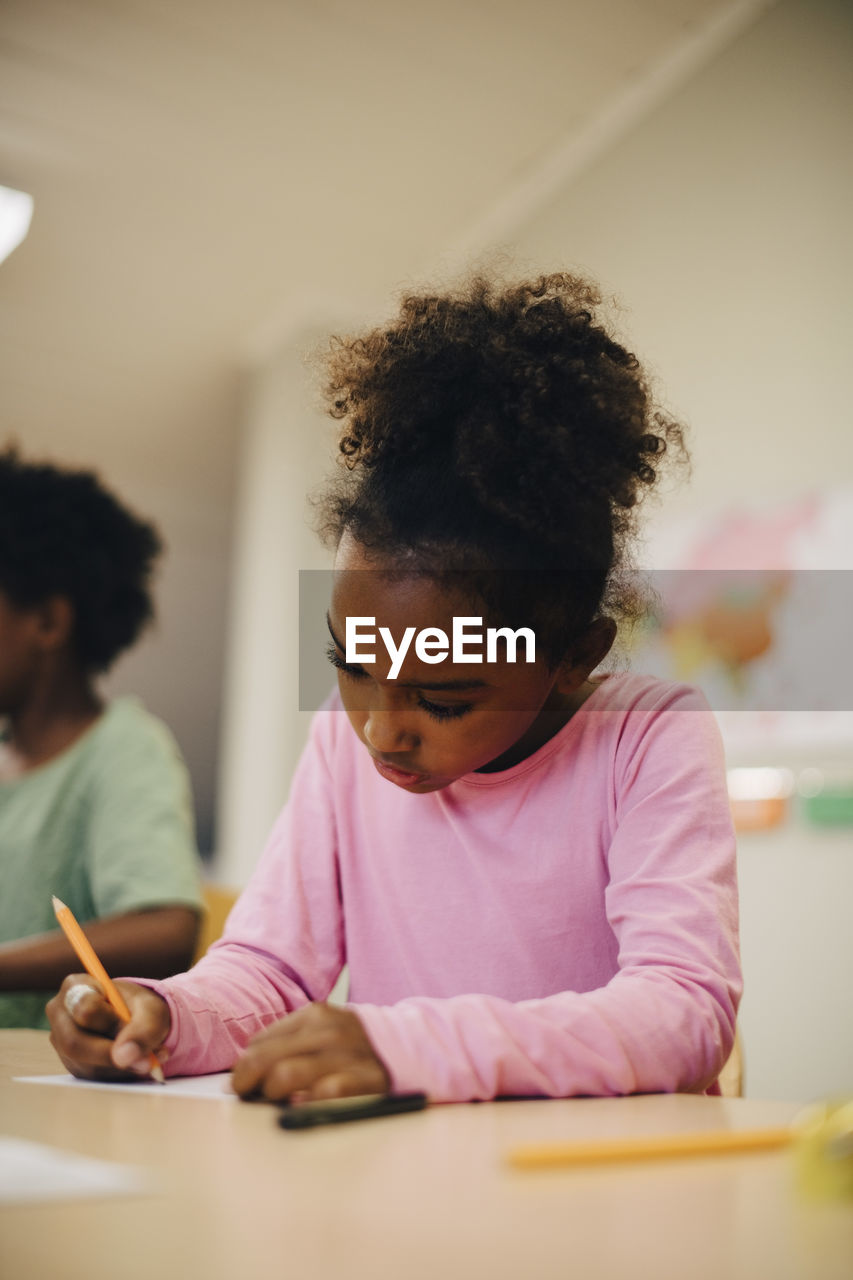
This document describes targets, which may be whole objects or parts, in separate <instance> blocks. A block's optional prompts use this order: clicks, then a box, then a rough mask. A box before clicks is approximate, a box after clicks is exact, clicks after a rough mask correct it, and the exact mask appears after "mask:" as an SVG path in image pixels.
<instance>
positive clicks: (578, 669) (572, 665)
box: [557, 618, 616, 693]
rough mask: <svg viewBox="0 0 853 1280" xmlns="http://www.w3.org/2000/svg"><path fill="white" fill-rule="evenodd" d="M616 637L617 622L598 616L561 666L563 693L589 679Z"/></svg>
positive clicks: (559, 683)
mask: <svg viewBox="0 0 853 1280" xmlns="http://www.w3.org/2000/svg"><path fill="white" fill-rule="evenodd" d="M615 639H616V623H615V622H614V621H613V619H612V618H596V619H595V621H594V622H592V623H590V625H589V627H588V628H587V630H586V631H585V632H584V634H583V635H582V636H581V638H580V639H579V640H578V641H577V642H576V644H575V645H574V646H573V648H572V652H571V654H570V655H569V656H568V657H567V658H566V659H565V660H564V662H563V663H562V664H561V666H560V674H559V677H558V681H557V683H558V685H559V687H560V689H561V690H562V691H563V693H571V692H572V691H573V690H575V689H579V688H580V686H581V685H582V684H583V683H584V681H585V680H587V679H588V678H589V676H590V674H591V673H592V672H593V671H594V670H595V668H596V667H597V666H598V664H599V662H603V661H604V659H605V658H606V657H607V655H608V653H609V652H610V650H611V649H612V648H613V641H614V640H615Z"/></svg>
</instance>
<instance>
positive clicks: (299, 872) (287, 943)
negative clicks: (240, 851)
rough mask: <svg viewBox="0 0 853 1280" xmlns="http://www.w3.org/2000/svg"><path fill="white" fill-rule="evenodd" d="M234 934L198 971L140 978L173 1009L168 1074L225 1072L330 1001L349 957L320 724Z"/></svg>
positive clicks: (239, 906) (235, 918)
mask: <svg viewBox="0 0 853 1280" xmlns="http://www.w3.org/2000/svg"><path fill="white" fill-rule="evenodd" d="M322 714H323V713H319V716H318V717H315V721H314V725H313V726H312V733H311V738H310V740H309V743H308V746H307V747H306V749H305V752H304V753H303V755H302V758H301V760H300V763H299V765H298V767H297V769H296V771H295V773H294V777H293V783H292V786H291V792H290V799H289V801H288V803H287V805H286V806H285V808H284V810H283V811H282V813H281V815H280V816H279V818H278V821H277V822H276V824H275V826H274V828H273V830H272V833H271V835H270V838H269V841H268V842H267V845H266V848H265V849H264V852H263V854H262V855H261V858H260V860H259V862H258V865H257V867H256V869H255V871H254V873H253V875H252V877H251V879H250V881H249V883H248V885H247V886H246V888H245V889H244V890H243V892H242V893H241V895H240V897H239V899H238V900H237V903H236V905H235V906H234V908H233V909H232V911H231V913H230V915H229V917H228V921H227V923H226V927H225V931H224V933H223V935H222V937H221V938H220V940H219V941H218V942H216V943H214V944H213V946H212V947H211V948H210V950H209V951H208V952H207V955H205V956H204V957H203V958H202V959H201V960H200V961H199V962H198V964H197V965H195V967H194V968H193V969H191V970H190V972H189V973H185V974H179V975H178V976H176V977H174V978H168V979H166V980H164V981H162V982H154V981H149V980H144V981H143V980H141V979H133V981H140V982H142V984H143V985H145V986H148V987H151V988H152V989H153V990H155V991H157V992H158V993H159V994H160V995H162V996H163V997H164V998H165V999H166V1001H167V1003H168V1004H169V1008H170V1012H171V1016H172V1025H171V1030H170V1033H169V1037H168V1039H167V1041H166V1048H167V1049H168V1051H169V1055H170V1056H169V1060H168V1063H167V1066H166V1070H167V1072H168V1073H169V1074H172V1075H180V1074H201V1073H204V1072H210V1071H224V1070H227V1069H229V1068H231V1067H232V1066H233V1065H234V1061H235V1059H236V1058H237V1056H238V1055H239V1053H240V1052H241V1051H242V1049H244V1048H245V1046H246V1045H247V1044H248V1042H249V1040H251V1038H252V1036H254V1035H256V1034H257V1032H258V1031H260V1030H262V1029H263V1028H264V1027H265V1026H268V1025H269V1023H270V1022H274V1021H275V1020H276V1019H278V1018H281V1017H283V1016H284V1015H285V1014H286V1013H289V1012H291V1011H292V1010H293V1009H297V1008H299V1007H300V1006H301V1005H304V1004H307V1003H309V1002H311V1001H315V1000H325V999H326V997H327V996H328V995H329V993H330V992H331V990H332V988H333V986H334V985H335V982H336V980H337V978H338V976H339V975H340V972H341V969H342V968H343V965H344V960H345V942H344V927H343V919H342V911H341V893H340V876H339V872H338V862H337V836H336V824H335V817H334V804H333V796H332V788H331V782H330V771H329V767H328V762H327V760H326V758H325V755H324V753H323V750H322V748H321V746H320V743H319V738H320V732H319V730H320V728H321V727H322V725H321V722H320V718H321V717H322Z"/></svg>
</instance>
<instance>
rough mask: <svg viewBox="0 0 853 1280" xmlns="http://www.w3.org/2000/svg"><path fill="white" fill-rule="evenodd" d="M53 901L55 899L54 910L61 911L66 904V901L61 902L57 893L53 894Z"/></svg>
mask: <svg viewBox="0 0 853 1280" xmlns="http://www.w3.org/2000/svg"><path fill="white" fill-rule="evenodd" d="M52 901H53V909H54V911H61V910H62V908H63V907H64V906H65V903H64V902H60V900H59V898H57V896H56V894H55V893H54V894H53V897H52Z"/></svg>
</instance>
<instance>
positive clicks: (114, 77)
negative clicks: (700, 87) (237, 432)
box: [0, 0, 736, 498]
mask: <svg viewBox="0 0 853 1280" xmlns="http://www.w3.org/2000/svg"><path fill="white" fill-rule="evenodd" d="M735 7H736V6H735ZM730 8H732V3H731V0H596V2H595V3H589V2H587V0H526V2H525V3H524V4H523V5H522V4H520V3H519V2H518V0H420V2H415V3H406V2H405V0H402V2H401V0H361V2H360V3H358V4H355V3H351V2H350V0H121V2H120V3H112V2H111V0H4V3H3V5H2V7H0V183H3V184H5V185H8V186H14V187H19V188H21V189H23V190H26V191H29V192H30V193H32V194H33V195H34V197H35V215H34V219H33V224H32V229H31V232H30V235H29V238H28V239H27V240H26V241H25V242H24V244H23V245H22V246H21V248H20V249H18V250H17V251H16V252H15V253H14V254H13V255H12V256H11V257H10V258H9V259H8V260H7V262H6V263H4V264H3V265H2V266H0V381H2V385H3V387H4V401H5V409H4V418H3V425H2V432H3V434H9V433H10V432H14V433H16V434H17V435H18V438H19V439H20V440H21V442H22V443H23V444H24V445H25V446H28V445H30V444H32V446H33V447H36V448H39V449H45V448H50V449H51V450H52V451H54V452H60V453H62V452H64V454H65V455H66V456H69V457H73V458H75V459H76V458H78V457H79V458H82V459H84V460H93V459H94V460H97V458H98V457H99V456H100V455H103V456H104V457H108V458H109V459H111V461H112V465H111V466H110V467H108V468H107V470H108V471H109V472H110V473H111V474H112V475H113V476H115V477H117V478H118V479H119V480H120V481H124V482H126V483H128V482H130V483H132V482H139V481H140V479H145V478H146V477H147V478H148V480H149V482H150V483H152V484H153V483H154V480H155V477H159V483H161V484H169V483H170V482H172V481H173V482H174V483H175V484H176V485H178V484H179V483H180V481H181V477H182V476H184V475H186V474H188V473H189V472H190V471H197V470H198V469H199V468H201V469H202V470H204V469H206V471H207V480H208V483H209V486H210V489H209V493H210V495H211V496H213V497H215V496H216V495H217V494H221V495H222V496H223V498H224V497H225V495H226V494H227V493H228V492H229V486H230V485H231V483H232V479H233V471H234V467H233V461H234V458H233V446H234V434H233V433H234V429H235V423H236V421H237V420H238V417H239V366H240V363H241V361H242V360H243V358H244V357H245V354H246V352H247V351H249V350H254V351H257V350H258V349H262V348H263V346H264V344H265V343H268V342H270V341H271V340H274V338H275V335H276V333H277V332H278V331H279V329H281V327H282V326H284V325H286V323H287V322H288V320H289V319H293V318H294V317H297V318H298V316H299V314H300V313H301V312H307V311H310V310H311V309H312V307H313V309H314V311H315V312H316V311H318V310H321V309H323V308H324V307H325V308H326V309H327V310H329V309H334V306H335V305H336V303H337V302H338V301H340V302H341V303H346V304H348V305H349V304H353V305H356V306H358V305H359V304H360V303H361V302H362V300H368V299H369V300H371V301H372V300H374V299H381V298H385V297H386V296H387V294H388V292H389V291H391V290H393V289H394V288H395V287H397V286H398V285H399V284H401V283H403V282H405V281H406V280H408V279H411V278H412V277H417V276H418V273H420V272H424V271H428V270H429V269H430V268H431V267H433V266H434V264H435V263H436V261H438V260H439V258H440V256H441V254H442V253H443V252H444V251H445V250H447V249H448V247H449V246H452V245H453V244H454V243H457V242H458V240H459V237H460V236H462V237H463V238H464V236H465V234H466V231H467V230H468V229H469V228H471V227H476V226H477V224H478V220H481V219H482V218H483V216H484V215H485V214H486V213H487V211H488V210H489V208H490V207H492V206H493V205H494V204H495V202H496V201H500V200H501V199H502V198H504V197H505V196H506V193H507V192H511V191H512V190H513V188H514V187H516V186H517V184H519V183H520V182H523V181H524V180H525V177H526V175H528V174H529V173H530V172H531V171H533V170H535V168H536V166H537V165H541V163H542V162H543V159H545V158H546V157H547V156H548V155H549V154H550V153H552V152H553V150H554V148H556V147H559V146H560V145H563V144H564V143H565V140H566V139H567V138H570V137H571V136H572V135H573V133H576V132H578V131H580V130H582V129H583V128H584V127H585V125H586V124H587V123H588V122H589V121H590V120H592V119H594V118H595V117H596V116H597V115H600V114H601V113H602V112H604V111H605V110H606V109H607V106H608V104H609V103H610V102H611V101H612V100H613V99H614V97H616V96H618V95H619V94H620V93H622V92H623V91H624V89H625V86H626V85H630V84H631V83H634V82H636V81H637V80H638V79H639V78H642V77H643V76H644V75H646V74H647V73H648V71H649V69H650V68H653V67H654V66H655V65H656V64H657V63H658V62H660V60H661V59H664V58H666V57H667V56H670V55H671V54H672V52H673V50H675V49H677V47H678V45H679V42H683V41H685V40H687V39H689V38H690V37H691V36H692V35H693V34H695V32H696V31H697V29H700V28H701V26H702V24H704V23H707V22H708V21H709V20H710V19H713V18H714V17H715V15H718V14H719V13H721V12H722V11H724V10H726V9H730ZM226 439H230V441H231V444H230V446H229V447H228V448H225V447H220V446H218V445H216V444H215V443H214V442H215V441H217V440H218V441H220V442H221V441H223V440H226ZM205 442H207V445H206V446H205ZM200 450H201V452H200ZM166 458H168V468H166V469H165V471H164V467H163V463H164V459H166Z"/></svg>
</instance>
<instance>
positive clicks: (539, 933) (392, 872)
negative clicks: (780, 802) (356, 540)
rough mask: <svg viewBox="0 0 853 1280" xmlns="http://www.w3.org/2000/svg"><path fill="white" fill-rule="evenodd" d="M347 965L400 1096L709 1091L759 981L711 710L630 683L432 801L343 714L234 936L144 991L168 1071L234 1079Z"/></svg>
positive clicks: (320, 730) (618, 680) (320, 734)
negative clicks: (159, 1001)
mask: <svg viewBox="0 0 853 1280" xmlns="http://www.w3.org/2000/svg"><path fill="white" fill-rule="evenodd" d="M344 962H346V963H347V964H348V965H349V974H350V1003H349V1007H350V1008H352V1009H354V1010H355V1012H356V1013H357V1014H358V1016H359V1017H360V1018H361V1020H362V1023H363V1024H364V1027H365V1029H366V1031H367V1034H368V1036H369V1038H370V1040H371V1042H372V1044H373V1046H374V1049H375V1050H376V1052H377V1053H378V1055H379V1057H380V1058H381V1059H382V1061H383V1062H384V1063H385V1066H386V1067H387V1069H388V1071H389V1074H390V1076H391V1080H392V1085H393V1087H394V1089H396V1090H406V1089H423V1090H425V1091H426V1092H427V1093H428V1094H429V1095H430V1096H431V1098H432V1099H434V1100H436V1101H461V1100H465V1099H473V1098H492V1097H495V1096H497V1095H507V1094H509V1095H546V1096H570V1095H574V1094H626V1093H634V1092H652V1091H674V1090H696V1091H699V1090H703V1089H708V1088H711V1089H713V1088H714V1082H715V1080H716V1077H717V1074H718V1072H719V1071H720V1069H721V1067H722V1066H723V1063H724V1062H725V1060H726V1057H727V1056H728V1053H729V1051H730V1048H731V1045H732V1040H733V1034H734V1022H735V1014H736V1010H737V1004H738V1000H739V996H740V990H741V979H740V967H739V961H738V945H737V891H736V880H735V846H734V836H733V831H732V825H731V819H730V815H729V807H728V802H727V795H726V787H725V773H724V767H723V756H722V749H721V744H720V739H719V734H718V731H717V727H716V724H715V721H714V719H713V717H712V715H711V713H710V712H709V710H708V709H707V705H706V704H705V703H704V701H703V699H702V698H701V695H699V694H697V693H695V692H694V691H693V690H691V689H688V688H686V687H685V686H679V685H672V684H665V683H662V682H660V681H657V680H653V679H651V678H647V677H642V676H633V675H623V676H611V677H609V678H606V679H604V680H603V681H602V682H601V684H600V686H599V687H598V689H597V690H596V691H595V692H594V693H593V694H592V695H591V697H590V698H588V699H587V701H586V702H585V703H584V704H583V706H582V707H581V708H580V710H579V711H578V712H576V714H575V715H574V716H573V718H572V719H571V720H570V721H569V722H568V723H567V724H566V725H564V727H563V728H562V729H561V730H560V731H559V732H558V733H557V734H556V735H555V736H554V737H553V738H552V739H551V740H550V741H548V742H547V743H545V745H544V746H542V747H541V748H540V749H539V750H538V751H536V752H535V753H534V754H533V755H531V756H529V757H528V758H527V759H526V760H523V761H522V762H521V763H520V764H517V765H515V766H514V767H513V768H511V769H507V770H505V771H503V772H500V773H473V774H469V775H467V776H466V777H463V778H460V779H459V780H458V781H457V782H454V783H453V784H452V785H451V786H448V787H446V788H445V789H444V790H441V791H435V792H431V793H429V794H426V795H413V794H410V793H408V792H406V791H403V790H401V789H399V788H397V787H395V786H394V785H393V784H392V783H389V782H387V781H386V780H384V779H383V778H381V777H380V776H379V775H378V774H377V773H376V771H375V769H374V767H373V765H372V763H371V761H370V758H369V756H368V754H367V752H366V751H365V750H364V748H363V747H362V745H361V744H360V743H359V741H358V739H357V738H356V736H355V734H354V732H353V730H352V728H351V726H350V724H349V721H348V720H347V717H346V715H345V713H344V712H343V711H342V710H341V709H340V703H339V702H338V701H337V698H335V699H333V701H332V702H331V704H330V706H329V708H327V709H324V710H321V711H320V712H318V713H317V715H316V716H315V718H314V722H313V726H312V730H311V736H310V741H309V744H308V746H307V748H306V750H305V753H304V755H303V757H302V760H301V763H300V765H299V767H298V770H297V772H296V774H295V776H294V780H293V786H292V791H291V797H290V801H289V803H288V804H287V806H286V808H285V809H284V811H283V812H282V814H281V816H280V817H279V819H278V821H277V823H276V825H275V827H274V829H273V831H272V834H271V836H270V839H269V842H268V844H267V847H266V850H265V852H264V853H263V856H262V858H261V859H260V862H259V864H258V866H257V869H256V871H255V873H254V875H253V877H252V879H251V881H250V883H249V885H248V887H247V888H246V890H245V891H244V893H243V894H242V896H241V897H240V899H239V901H238V903H237V905H236V907H235V908H234V910H233V912H232V913H231V916H230V917H229V920H228V923H227V927H226V930H225V933H224V936H223V938H222V940H221V941H220V942H218V943H217V944H215V945H214V947H213V948H212V949H211V950H210V951H209V952H208V954H207V956H206V957H205V958H204V959H203V960H202V961H201V962H200V963H199V964H198V965H196V967H195V968H194V969H193V970H191V972H189V973H187V974H181V975H179V976H178V977H175V978H170V979H168V980H167V981H165V982H162V983H150V984H148V985H150V986H152V987H154V988H155V989H156V990H158V991H159V992H160V993H161V994H162V995H164V996H165V997H166V999H167V1000H168V1002H169V1005H170V1007H171V1014H172V1029H171V1033H170V1036H169V1039H168V1041H167V1047H168V1049H169V1050H170V1053H171V1057H170V1059H169V1064H168V1069H169V1071H170V1072H171V1073H173V1074H177V1073H198V1072H206V1071H217V1070H223V1069H226V1068H228V1067H230V1066H232V1065H233V1063H234V1061H235V1059H236V1058H237V1056H238V1055H239V1053H240V1051H241V1050H242V1048H243V1047H244V1046H245V1045H246V1044H247V1042H248V1041H249V1039H250V1038H251V1037H252V1036H253V1035H254V1034H255V1033H256V1032H258V1031H259V1030H260V1029H261V1028H262V1027H264V1026H266V1025H267V1024H269V1023H270V1022H272V1021H274V1020H275V1019H277V1018H280V1017H282V1016H283V1015H285V1014H286V1013H287V1012H288V1011H289V1010H292V1009H295V1008H297V1007H299V1006H300V1005H303V1004H305V1003H306V1002H308V1001H313V1000H323V999H324V998H325V997H326V996H327V995H328V994H329V991H330V990H331V988H332V986H333V984H334V982H335V980H336V978H337V977H338V974H339V972H340V970H341V967H342V965H343V964H344Z"/></svg>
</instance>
